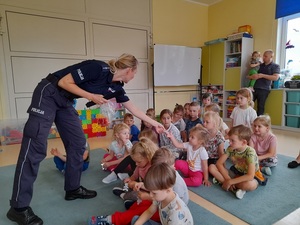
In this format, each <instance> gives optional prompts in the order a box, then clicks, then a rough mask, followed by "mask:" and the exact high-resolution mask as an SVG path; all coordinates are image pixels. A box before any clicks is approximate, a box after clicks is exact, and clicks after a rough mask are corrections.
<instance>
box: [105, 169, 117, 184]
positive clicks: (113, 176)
mask: <svg viewBox="0 0 300 225" xmlns="http://www.w3.org/2000/svg"><path fill="white" fill-rule="evenodd" d="M116 180H118V177H117V175H116V173H115V172H111V173H110V174H109V175H108V176H107V177H105V178H104V179H103V180H102V182H103V183H105V184H109V183H111V182H114V181H116Z"/></svg>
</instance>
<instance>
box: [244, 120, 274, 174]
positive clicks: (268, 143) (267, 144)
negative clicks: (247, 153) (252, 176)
mask: <svg viewBox="0 0 300 225" xmlns="http://www.w3.org/2000/svg"><path fill="white" fill-rule="evenodd" d="M249 145H250V146H251V147H253V148H254V149H255V151H256V153H257V155H258V160H259V165H260V167H261V171H262V172H263V173H265V174H266V175H269V176H271V175H272V171H271V167H274V166H276V165H277V162H278V159H277V154H276V152H277V138H276V136H275V135H274V134H273V133H272V131H271V118H270V116H268V115H260V116H259V117H257V118H256V119H255V120H254V122H253V134H252V136H251V139H250V142H249Z"/></svg>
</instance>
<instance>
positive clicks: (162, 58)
mask: <svg viewBox="0 0 300 225" xmlns="http://www.w3.org/2000/svg"><path fill="white" fill-rule="evenodd" d="M200 67H201V48H192V47H185V46H176V45H160V44H155V45H154V86H184V85H197V84H198V79H200V71H201V70H200Z"/></svg>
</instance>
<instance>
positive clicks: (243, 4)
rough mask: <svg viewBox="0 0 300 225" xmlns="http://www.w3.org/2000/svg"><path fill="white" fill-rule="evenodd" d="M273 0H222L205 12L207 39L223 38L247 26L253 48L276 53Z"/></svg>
mask: <svg viewBox="0 0 300 225" xmlns="http://www.w3.org/2000/svg"><path fill="white" fill-rule="evenodd" d="M275 4H276V0H263V1H261V0H251V1H246V0H223V1H221V2H219V3H217V4H214V5H212V6H210V7H209V9H208V39H209V40H214V39H217V38H222V37H226V36H227V35H228V34H231V33H233V32H237V29H238V27H239V26H242V25H250V26H251V27H252V32H251V33H252V34H253V38H254V49H255V50H258V51H260V52H264V50H266V49H273V50H274V52H275V51H276V36H277V20H275Z"/></svg>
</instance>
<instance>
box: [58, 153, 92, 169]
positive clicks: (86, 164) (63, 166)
mask: <svg viewBox="0 0 300 225" xmlns="http://www.w3.org/2000/svg"><path fill="white" fill-rule="evenodd" d="M53 161H54V163H55V165H56V168H57V169H58V170H59V171H63V170H66V163H65V162H64V161H63V160H61V159H60V158H59V157H57V156H54V157H53ZM88 167H89V162H83V165H82V171H85V170H86V169H87V168H88Z"/></svg>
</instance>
